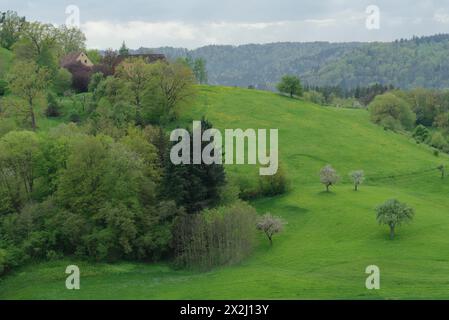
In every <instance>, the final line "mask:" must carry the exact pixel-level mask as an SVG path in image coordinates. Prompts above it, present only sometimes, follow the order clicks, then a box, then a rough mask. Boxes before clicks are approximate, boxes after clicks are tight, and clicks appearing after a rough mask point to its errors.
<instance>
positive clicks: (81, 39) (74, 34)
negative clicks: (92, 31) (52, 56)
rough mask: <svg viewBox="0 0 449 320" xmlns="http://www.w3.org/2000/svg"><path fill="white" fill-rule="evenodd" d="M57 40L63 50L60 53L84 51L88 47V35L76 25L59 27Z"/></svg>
mask: <svg viewBox="0 0 449 320" xmlns="http://www.w3.org/2000/svg"><path fill="white" fill-rule="evenodd" d="M56 41H57V44H58V46H59V48H60V49H59V50H60V51H61V54H60V55H66V54H69V53H72V52H78V51H83V50H84V49H85V48H86V36H85V35H84V34H83V32H82V31H81V30H80V29H78V28H74V27H67V26H65V25H63V26H61V27H59V28H58V29H57V31H56Z"/></svg>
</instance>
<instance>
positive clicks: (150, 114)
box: [144, 62, 196, 123]
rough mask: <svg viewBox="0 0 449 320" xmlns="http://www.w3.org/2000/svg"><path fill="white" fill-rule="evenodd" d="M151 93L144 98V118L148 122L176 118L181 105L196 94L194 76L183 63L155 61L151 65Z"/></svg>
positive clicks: (167, 120) (161, 121)
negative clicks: (145, 110) (145, 108)
mask: <svg viewBox="0 0 449 320" xmlns="http://www.w3.org/2000/svg"><path fill="white" fill-rule="evenodd" d="M151 74H152V78H151V85H152V88H153V90H152V94H151V95H148V96H147V97H146V98H147V99H148V100H146V105H147V106H148V107H147V108H148V110H147V112H146V115H144V117H145V118H147V119H148V120H147V121H149V122H150V123H154V122H155V123H168V122H170V121H172V120H174V119H176V118H177V113H178V112H179V111H180V110H179V109H180V107H181V106H182V105H187V104H188V103H189V102H192V101H193V99H194V98H195V96H196V88H195V86H194V83H195V77H194V75H193V73H192V70H191V69H190V68H188V67H186V66H185V65H184V64H183V63H180V62H174V63H170V64H168V63H165V62H156V63H153V64H152V65H151Z"/></svg>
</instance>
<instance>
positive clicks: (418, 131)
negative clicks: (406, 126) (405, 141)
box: [413, 124, 430, 142]
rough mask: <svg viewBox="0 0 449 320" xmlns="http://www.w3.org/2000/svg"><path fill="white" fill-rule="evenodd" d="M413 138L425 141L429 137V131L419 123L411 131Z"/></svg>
mask: <svg viewBox="0 0 449 320" xmlns="http://www.w3.org/2000/svg"><path fill="white" fill-rule="evenodd" d="M413 138H415V140H416V141H419V142H427V141H428V140H429V138H430V131H429V129H427V128H426V127H424V126H423V125H421V124H420V125H418V126H417V127H416V128H415V130H414V131H413Z"/></svg>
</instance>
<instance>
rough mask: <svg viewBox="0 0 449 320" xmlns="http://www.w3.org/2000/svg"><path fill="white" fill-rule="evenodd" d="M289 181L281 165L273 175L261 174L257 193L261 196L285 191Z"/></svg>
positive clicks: (271, 195)
mask: <svg viewBox="0 0 449 320" xmlns="http://www.w3.org/2000/svg"><path fill="white" fill-rule="evenodd" d="M288 187H289V182H288V179H287V176H286V174H285V172H284V169H283V167H279V169H278V171H277V172H276V174H275V175H272V176H261V177H260V179H259V188H260V192H259V194H260V195H261V196H269V197H273V196H276V195H281V194H284V193H286V192H287V190H288Z"/></svg>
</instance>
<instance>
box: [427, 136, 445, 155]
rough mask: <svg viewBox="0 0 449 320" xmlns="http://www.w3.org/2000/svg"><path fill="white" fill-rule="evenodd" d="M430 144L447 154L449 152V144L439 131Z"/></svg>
mask: <svg viewBox="0 0 449 320" xmlns="http://www.w3.org/2000/svg"><path fill="white" fill-rule="evenodd" d="M429 144H430V145H431V146H432V147H435V148H437V149H440V150H442V151H445V152H446V151H448V150H449V144H448V142H447V140H446V138H445V137H444V136H443V134H442V133H441V132H438V131H437V132H435V133H434V134H433V135H432V138H431V139H430V142H429Z"/></svg>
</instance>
